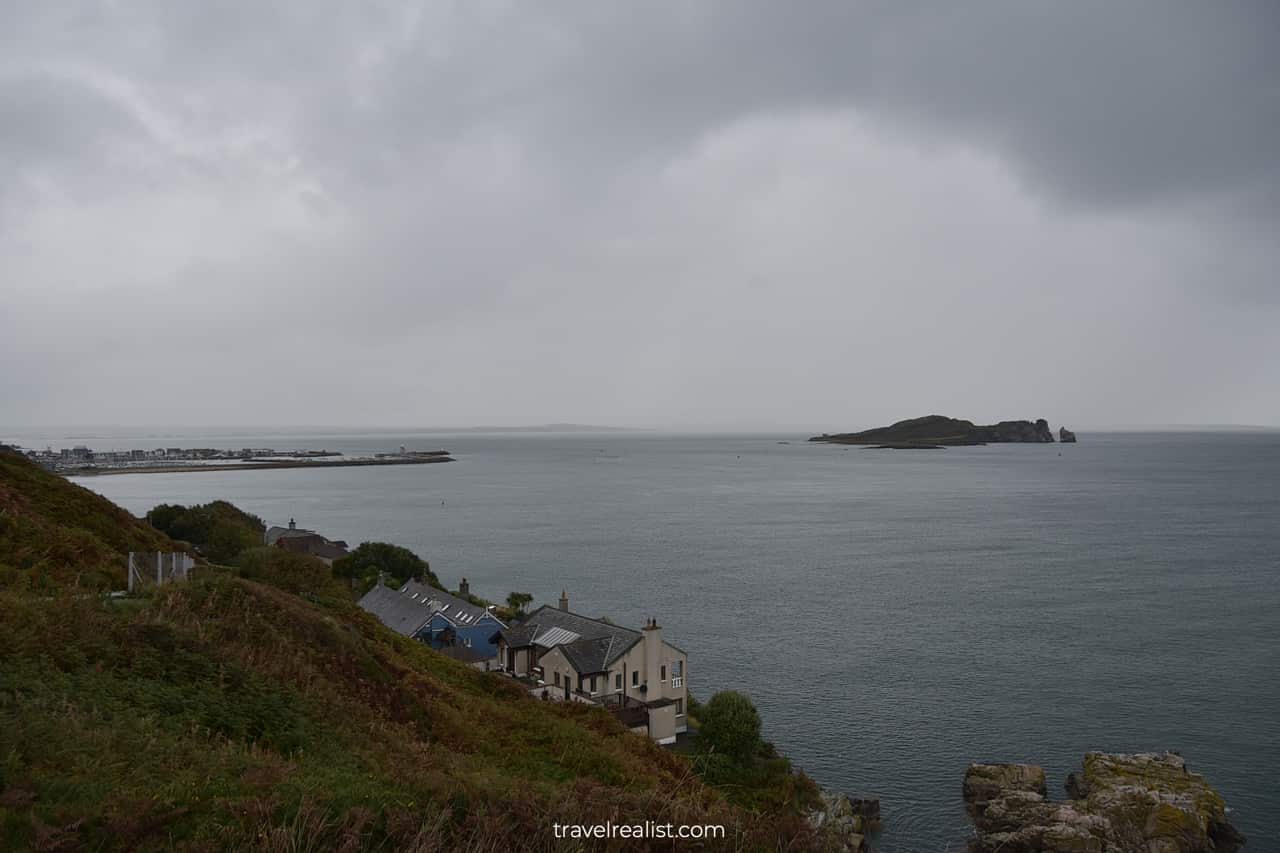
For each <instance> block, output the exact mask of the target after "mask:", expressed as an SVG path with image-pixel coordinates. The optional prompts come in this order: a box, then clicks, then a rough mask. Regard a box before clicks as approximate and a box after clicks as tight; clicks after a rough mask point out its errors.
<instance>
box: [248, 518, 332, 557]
mask: <svg viewBox="0 0 1280 853" xmlns="http://www.w3.org/2000/svg"><path fill="white" fill-rule="evenodd" d="M263 540H264V541H265V542H266V544H267V545H268V546H272V547H276V548H284V549H285V550H287V551H293V552H294V553H295V554H307V555H309V556H312V557H318V558H319V559H321V560H323V561H324V562H325V564H326V565H330V566H331V565H333V561H334V560H338V559H341V558H343V557H345V556H347V553H348V551H347V543H346V542H344V541H342V540H341V539H338V540H332V539H326V538H325V537H323V536H321V535H320V534H319V533H316V532H315V531H314V530H306V529H304V528H301V527H299V526H298V523H297V522H296V521H294V520H293V519H292V518H291V519H289V526H288V527H278V526H276V525H272V526H271V527H268V528H267V532H266V534H265V535H264V536H263Z"/></svg>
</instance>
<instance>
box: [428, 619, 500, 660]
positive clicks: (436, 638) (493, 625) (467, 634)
mask: <svg viewBox="0 0 1280 853" xmlns="http://www.w3.org/2000/svg"><path fill="white" fill-rule="evenodd" d="M501 627H502V625H501V624H499V622H498V620H497V619H495V618H493V617H492V616H490V615H488V614H486V615H485V616H482V617H481V618H479V619H477V620H476V621H475V622H472V623H470V624H467V625H457V624H455V623H453V622H451V621H449V619H448V617H446V616H443V615H442V614H440V613H438V612H437V613H435V614H434V615H432V617H431V619H430V621H428V622H427V624H426V625H424V626H423V627H422V629H421V630H419V632H418V635H417V636H418V639H420V640H422V641H423V642H424V643H427V644H428V645H430V646H431V648H433V649H438V648H440V647H441V646H442V645H443V643H442V642H441V640H440V635H441V633H442V632H443V631H445V629H447V628H452V629H453V631H454V633H455V634H456V635H457V644H458V645H462V646H466V647H468V648H471V649H475V650H476V651H477V652H480V653H481V654H483V655H486V656H489V657H492V656H495V655H497V654H498V647H497V646H496V645H495V644H494V643H491V642H489V639H490V638H491V637H492V636H493V635H494V633H496V632H497V631H498V629H499V628H501Z"/></svg>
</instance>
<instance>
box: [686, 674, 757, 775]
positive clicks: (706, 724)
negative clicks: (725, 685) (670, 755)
mask: <svg viewBox="0 0 1280 853" xmlns="http://www.w3.org/2000/svg"><path fill="white" fill-rule="evenodd" d="M699 719H700V720H701V721H702V728H701V729H700V730H699V737H700V738H701V739H702V740H704V741H705V743H706V745H707V746H709V747H711V748H712V749H714V750H715V751H716V752H718V753H720V754H721V755H727V756H729V757H730V758H733V759H738V760H741V759H745V758H748V757H750V756H751V755H753V754H755V753H756V752H758V751H759V750H760V747H761V744H762V743H763V741H761V739H760V714H759V713H758V712H757V711H756V706H755V705H753V704H752V703H751V700H750V699H748V698H747V697H746V696H744V695H743V694H741V693H739V692H737V691H736V690H722V691H721V692H719V693H717V694H715V695H714V696H712V697H711V699H710V701H708V702H707V704H706V705H704V706H702V708H701V715H700V717H699Z"/></svg>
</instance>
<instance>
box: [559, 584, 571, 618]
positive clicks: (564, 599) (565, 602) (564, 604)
mask: <svg viewBox="0 0 1280 853" xmlns="http://www.w3.org/2000/svg"><path fill="white" fill-rule="evenodd" d="M560 609H561V610H563V611H564V612H565V613H568V612H569V596H567V595H565V593H564V590H563V589H562V590H560Z"/></svg>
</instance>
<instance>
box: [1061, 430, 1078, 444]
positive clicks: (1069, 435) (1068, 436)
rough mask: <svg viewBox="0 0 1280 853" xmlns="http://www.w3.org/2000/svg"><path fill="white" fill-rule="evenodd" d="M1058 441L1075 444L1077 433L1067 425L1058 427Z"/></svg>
mask: <svg viewBox="0 0 1280 853" xmlns="http://www.w3.org/2000/svg"><path fill="white" fill-rule="evenodd" d="M1058 441H1060V442H1062V443H1063V444H1075V443H1076V434H1075V433H1074V432H1072V431H1071V430H1069V429H1067V428H1066V427H1058Z"/></svg>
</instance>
